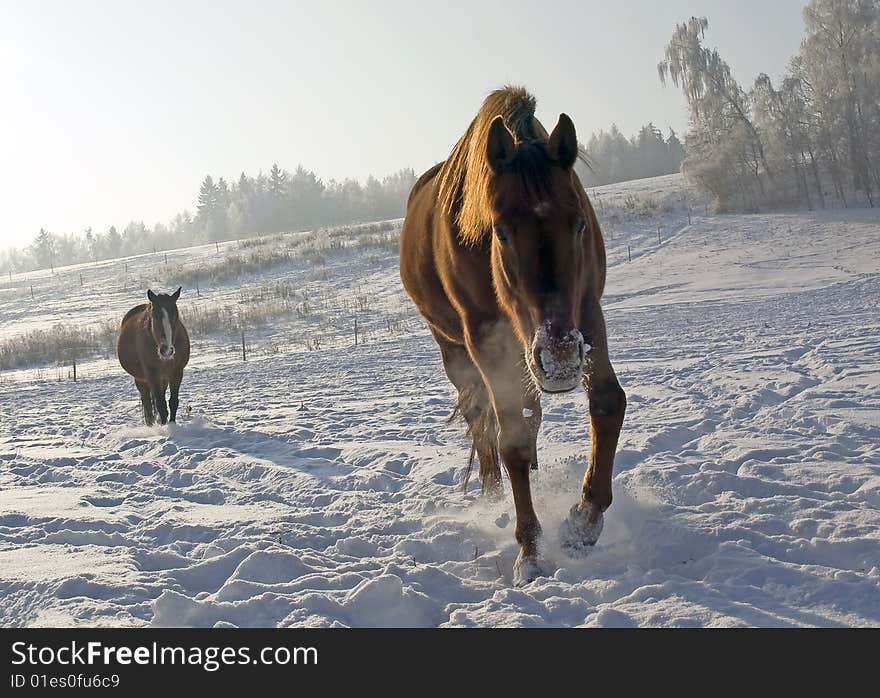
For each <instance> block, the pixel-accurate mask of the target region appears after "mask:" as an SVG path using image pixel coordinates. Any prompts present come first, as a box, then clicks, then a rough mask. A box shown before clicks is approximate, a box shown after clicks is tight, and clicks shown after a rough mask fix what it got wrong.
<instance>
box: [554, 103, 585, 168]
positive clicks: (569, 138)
mask: <svg viewBox="0 0 880 698" xmlns="http://www.w3.org/2000/svg"><path fill="white" fill-rule="evenodd" d="M577 156H578V141H577V134H576V133H575V130H574V123H573V122H572V120H571V119H570V118H569V116H568V114H560V115H559V122H558V123H557V124H556V128H554V129H553V133H551V134H550V139H549V140H548V141H547V157H549V158H550V159H551V160H552V161H553V162H555V163H557V164H558V165H559V166H560V167H562V168H564V169H566V170H570V169H571V168H572V167H573V166H574V163H575V160H577Z"/></svg>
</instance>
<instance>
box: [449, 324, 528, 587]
mask: <svg viewBox="0 0 880 698" xmlns="http://www.w3.org/2000/svg"><path fill="white" fill-rule="evenodd" d="M465 340H466V341H467V343H468V350H469V352H470V354H471V356H472V357H473V359H474V363H476V365H477V366H478V367H479V369H480V373H481V374H482V375H483V378H484V379H485V381H486V384H487V386H488V388H489V396H490V398H491V401H492V405H493V406H494V408H495V414H496V415H497V418H498V446H499V451H500V452H501V460H502V461H503V462H504V467H505V468H507V474H508V476H509V477H510V484H511V487H512V489H513V502H514V506H515V507H516V529H515V532H514V533H515V536H516V540H517V542H518V543H519V546H520V551H519V557H518V558H517V560H516V564H515V566H514V581H515V582H516V583H518V584H522V583H526V582H529V581H531V580H533V579H534V578H535V577H537V576H538V575H539V574H540V567H539V565H538V536H539V535H540V532H541V525H540V524H539V523H538V517H537V515H536V514H535V509H534V506H533V505H532V494H531V489H530V486H529V470H530V469H531V467H532V466H533V465H534V464H535V463H537V460H538V459H537V444H536V440H535V437H536V431H535V430H534V428H533V427H532V425H531V424H530V423H529V421H528V420H527V419H526V417H525V415H524V412H523V410H524V409H530V408H526V404H527V401H528V398H527V397H526V395H527V391H529V390H534V387H533V381H532V379H531V378H530V377H528V375H527V372H526V368H525V363H524V361H523V350H522V347H521V346H520V343H519V341H518V340H517V338H516V335H515V334H514V332H513V328H512V327H511V326H510V324H509V323H508V322H506V321H500V322H489V323H487V322H473V323H472V324H470V325H469V326H468V327H466V337H465ZM528 404H532V403H531V402H529V403H528Z"/></svg>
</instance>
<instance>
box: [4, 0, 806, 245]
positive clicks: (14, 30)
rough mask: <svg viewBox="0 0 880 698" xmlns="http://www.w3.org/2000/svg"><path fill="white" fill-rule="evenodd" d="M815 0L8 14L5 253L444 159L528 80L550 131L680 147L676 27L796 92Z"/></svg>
mask: <svg viewBox="0 0 880 698" xmlns="http://www.w3.org/2000/svg"><path fill="white" fill-rule="evenodd" d="M804 4H805V0H773V2H767V0H760V1H756V0H740V1H739V2H736V3H731V2H726V1H722V0H717V1H708V0H704V1H702V2H700V1H696V0H694V1H688V0H662V2H657V1H641V0H640V1H636V0H615V1H614V2H609V1H607V0H606V1H595V0H545V1H544V2H524V1H522V0H508V1H507V2H500V1H496V0H480V1H479V2H476V1H475V0H470V1H468V2H462V1H460V0H446V1H445V2H443V3H438V2H436V1H434V2H421V1H420V0H399V1H398V0H372V1H370V2H366V1H364V2H353V1H349V0H333V1H331V2H326V3H325V2H321V3H318V2H295V1H290V0H289V1H287V2H280V1H279V2H271V1H263V0H250V1H249V2H240V1H238V2H226V1H217V2H203V1H201V0H187V1H186V2H166V1H165V0H152V1H151V2H149V3H146V2H134V1H131V0H105V1H103V2H94V1H91V2H89V1H86V0H68V1H58V2H52V1H49V0H42V1H41V2H34V3H30V2H28V3H25V2H20V1H19V0H0V163H2V167H0V247H5V246H7V245H16V246H22V245H25V244H27V243H29V242H30V240H32V239H33V237H34V236H35V235H36V233H37V232H38V231H39V229H40V228H41V227H44V228H46V229H47V230H50V231H52V232H56V233H58V232H65V233H66V232H81V231H82V230H84V229H85V228H86V227H89V226H91V227H93V228H94V229H95V230H96V231H105V230H106V229H107V228H109V226H110V225H116V226H117V227H118V228H120V229H121V228H122V227H124V226H125V225H126V223H128V221H130V220H138V221H140V220H143V221H144V222H145V223H146V224H147V225H150V226H151V225H153V224H155V223H156V222H159V221H162V222H167V221H168V220H170V219H171V218H172V217H173V216H174V215H175V214H176V213H178V212H180V211H182V210H184V209H189V210H191V211H192V210H194V209H195V205H196V198H197V195H198V189H199V184H200V183H201V181H202V179H203V178H204V176H205V175H206V174H211V175H213V176H214V177H215V179H216V178H217V177H220V176H223V177H226V178H227V179H230V180H231V179H234V178H237V176H238V175H239V173H241V172H242V171H244V172H246V173H248V174H256V173H257V172H259V171H260V170H263V171H268V170H269V168H270V167H271V166H272V163H273V162H277V163H278V164H279V166H281V167H282V168H286V169H291V170H292V169H294V168H295V167H296V166H297V165H298V164H302V165H303V166H304V167H306V168H308V169H312V170H314V171H315V172H316V173H317V174H318V175H319V176H320V177H321V178H322V179H324V180H328V179H331V178H336V179H342V178H345V177H355V178H358V179H360V180H362V181H363V180H364V179H366V177H367V176H368V175H369V174H374V175H376V176H378V177H380V178H381V177H382V176H384V175H386V174H389V173H391V172H394V171H396V170H399V169H400V168H402V167H412V168H413V169H415V170H416V172H417V173H420V172H422V171H423V170H425V169H427V168H428V167H430V166H431V165H432V164H434V163H435V162H438V161H440V160H443V159H444V158H445V157H446V156H447V154H448V153H449V151H450V150H451V148H452V146H453V145H454V143H455V141H456V140H457V139H458V137H459V136H460V135H461V133H462V132H463V131H464V129H465V128H466V127H467V125H468V123H469V122H470V120H471V119H472V118H473V116H474V115H475V114H476V112H477V109H478V108H479V106H480V103H481V102H482V100H483V98H484V97H485V96H486V94H487V93H488V92H490V91H491V90H492V89H494V88H496V87H499V86H501V85H503V84H506V83H514V84H522V85H525V86H526V87H527V88H528V89H529V90H530V91H531V92H532V93H533V94H534V95H535V96H536V97H537V100H538V118H539V119H541V121H542V122H543V123H544V124H545V126H547V127H548V129H549V128H552V126H553V124H555V122H556V119H557V117H558V114H559V113H560V112H563V111H564V112H566V113H567V114H569V115H570V116H571V117H572V119H573V120H574V123H575V125H576V127H577V129H578V135H579V138H580V140H582V141H586V140H587V139H588V138H589V135H590V133H591V132H593V131H597V130H599V129H607V128H608V127H609V126H610V125H611V124H612V123H616V124H617V125H618V127H619V128H620V129H621V130H622V131H623V133H624V134H626V135H627V136H629V135H632V134H633V133H635V132H636V131H637V130H638V128H639V127H640V126H641V125H643V124H645V123H647V122H648V121H652V122H653V123H654V124H655V125H657V126H659V127H660V128H662V129H663V130H664V132H665V131H666V129H667V128H669V127H672V128H674V129H675V130H676V131H677V132H679V133H682V132H683V131H684V130H685V128H686V125H687V112H686V108H685V102H684V98H683V97H682V95H681V93H680V92H679V91H678V90H677V89H676V88H675V87H674V86H672V85H671V84H670V85H669V86H668V87H666V88H665V89H664V88H663V87H662V86H661V85H660V82H659V80H658V77H657V70H656V66H657V63H658V61H660V60H661V59H662V58H663V49H664V46H665V44H666V42H667V41H668V40H669V38H670V36H671V34H672V31H673V29H674V27H675V24H676V23H678V22H682V21H685V20H686V19H687V18H689V17H691V16H706V17H708V19H709V31H708V33H707V36H706V44H707V45H708V46H714V47H717V48H718V49H719V51H720V52H721V55H722V56H723V57H724V58H725V59H726V60H727V62H728V63H729V64H730V66H731V68H732V70H733V73H734V76H735V77H736V78H737V80H739V82H740V83H741V84H745V85H747V84H750V83H751V82H752V81H753V79H754V77H755V76H756V75H757V74H758V73H760V72H766V73H768V74H769V75H770V76H771V77H773V78H778V77H779V76H781V75H782V74H783V72H784V71H785V68H786V65H787V63H788V61H789V59H790V58H791V56H793V55H794V54H795V53H796V52H797V50H798V46H799V44H800V40H801V37H802V34H803V21H802V18H801V9H802V7H803V5H804Z"/></svg>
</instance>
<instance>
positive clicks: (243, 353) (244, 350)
mask: <svg viewBox="0 0 880 698" xmlns="http://www.w3.org/2000/svg"><path fill="white" fill-rule="evenodd" d="M241 360H242V361H247V345H246V344H245V343H244V327H242V328H241Z"/></svg>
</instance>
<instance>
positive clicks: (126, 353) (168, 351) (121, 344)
mask: <svg viewBox="0 0 880 698" xmlns="http://www.w3.org/2000/svg"><path fill="white" fill-rule="evenodd" d="M147 298H149V300H150V302H149V303H144V304H142V305H138V306H135V307H134V308H132V309H131V310H129V311H128V312H127V313H126V314H125V317H124V318H122V327H121V328H120V330H119V339H118V340H117V342H116V355H117V356H118V357H119V363H120V364H122V368H124V369H125V370H126V372H127V373H129V374H130V375H131V376H132V377H134V384H135V385H136V386H137V389H138V392H139V393H140V394H141V404H142V405H143V408H144V421H145V422H146V423H147V425H151V424H153V422H154V421H155V419H156V412H158V413H159V423H160V424H165V423H166V422H167V421H168V419H169V413H168V410H169V408H170V410H171V414H170V419H171V421H172V422H174V421H176V420H177V405H178V404H179V399H178V395H179V393H180V383H181V382H182V381H183V369H184V367H185V366H186V364H187V362H188V361H189V335H188V334H187V333H186V328H185V327H184V326H183V323H182V322H181V321H180V313H178V312H177V299H178V298H180V288H178V289H177V290H176V291H175V292H174V293H172V294H171V295H170V296H169V295H167V294H165V293H160V294H158V295H157V294H155V293H153V292H152V291H150V290H148V291H147ZM169 385H170V386H171V399H170V400H169V401H168V404H167V405H166V404H165V391H166V390H167V389H168V386H169Z"/></svg>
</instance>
